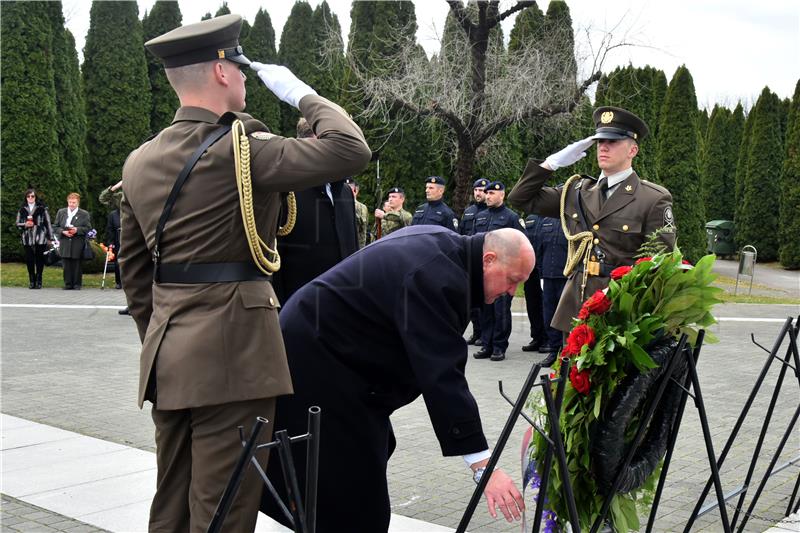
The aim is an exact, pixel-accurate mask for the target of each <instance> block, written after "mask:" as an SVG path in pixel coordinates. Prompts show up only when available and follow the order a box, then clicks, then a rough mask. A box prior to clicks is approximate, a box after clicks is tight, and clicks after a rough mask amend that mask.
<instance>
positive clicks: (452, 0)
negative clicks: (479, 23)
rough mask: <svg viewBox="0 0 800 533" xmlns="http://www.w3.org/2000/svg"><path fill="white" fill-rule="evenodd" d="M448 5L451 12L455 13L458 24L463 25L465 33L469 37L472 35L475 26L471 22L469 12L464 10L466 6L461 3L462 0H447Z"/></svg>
mask: <svg viewBox="0 0 800 533" xmlns="http://www.w3.org/2000/svg"><path fill="white" fill-rule="evenodd" d="M447 3H448V4H449V5H450V12H451V13H453V16H454V17H455V18H456V22H458V23H459V24H460V25H461V27H462V28H463V29H464V33H466V34H467V37H469V36H470V35H471V34H472V29H473V24H472V22H471V21H470V20H469V16H468V15H467V10H466V9H464V4H462V3H461V0H447Z"/></svg>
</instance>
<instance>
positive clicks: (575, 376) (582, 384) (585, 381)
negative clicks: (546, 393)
mask: <svg viewBox="0 0 800 533" xmlns="http://www.w3.org/2000/svg"><path fill="white" fill-rule="evenodd" d="M589 376H590V373H589V371H588V370H580V371H579V370H578V365H575V366H573V367H572V368H571V369H570V370H569V382H570V383H572V386H573V387H574V388H575V390H576V391H578V392H580V393H581V394H583V395H586V394H589V388H590V387H591V385H592V381H591V379H590V378H589Z"/></svg>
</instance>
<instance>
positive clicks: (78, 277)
mask: <svg viewBox="0 0 800 533" xmlns="http://www.w3.org/2000/svg"><path fill="white" fill-rule="evenodd" d="M81 261H82V259H70V258H68V257H62V258H61V263H62V264H63V265H64V287H66V288H68V289H74V288H76V287H80V286H81V285H82V283H83V265H81Z"/></svg>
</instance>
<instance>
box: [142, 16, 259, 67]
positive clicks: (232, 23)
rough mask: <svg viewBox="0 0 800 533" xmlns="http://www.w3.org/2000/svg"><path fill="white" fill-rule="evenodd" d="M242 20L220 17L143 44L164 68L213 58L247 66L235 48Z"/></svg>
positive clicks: (175, 30) (239, 49)
mask: <svg viewBox="0 0 800 533" xmlns="http://www.w3.org/2000/svg"><path fill="white" fill-rule="evenodd" d="M241 28H242V17H241V16H239V15H222V16H221V17H216V18H213V19H208V20H204V21H202V22H197V23H195V24H187V25H186V26H181V27H179V28H175V29H174V30H172V31H169V32H167V33H165V34H164V35H160V36H158V37H156V38H155V39H150V40H149V41H147V42H146V43H144V46H145V48H147V49H148V50H149V51H150V53H152V54H153V55H154V56H156V57H157V58H159V59H160V60H161V62H162V63H164V67H166V68H174V67H182V66H184V65H193V64H195V63H204V62H206V61H213V60H215V59H227V60H228V61H233V62H234V63H239V64H241V65H249V64H250V60H249V59H247V58H246V57H245V56H244V53H243V52H242V47H241V46H239V30H241Z"/></svg>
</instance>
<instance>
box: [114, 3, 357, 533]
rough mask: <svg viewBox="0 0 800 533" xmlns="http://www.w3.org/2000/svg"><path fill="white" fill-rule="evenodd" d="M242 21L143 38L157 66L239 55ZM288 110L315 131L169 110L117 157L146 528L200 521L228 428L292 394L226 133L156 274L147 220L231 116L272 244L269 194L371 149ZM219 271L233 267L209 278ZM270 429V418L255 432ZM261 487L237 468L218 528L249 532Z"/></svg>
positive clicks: (192, 525) (232, 447)
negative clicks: (238, 479) (152, 488)
mask: <svg viewBox="0 0 800 533" xmlns="http://www.w3.org/2000/svg"><path fill="white" fill-rule="evenodd" d="M241 24H242V19H241V17H240V16H238V15H223V16H221V17H217V18H213V19H210V20H207V21H203V22H199V23H197V24H191V25H188V26H183V27H180V28H177V29H175V30H172V31H171V32H169V33H167V34H165V35H162V36H161V37H157V38H156V39H153V40H151V41H149V42H148V43H147V44H146V46H147V48H148V50H149V51H150V52H152V53H153V54H154V55H156V56H158V57H159V58H161V59H162V61H164V63H165V66H166V67H167V68H170V67H180V66H182V65H190V64H194V63H200V62H206V61H214V60H222V58H224V59H226V60H229V61H234V62H239V63H242V64H248V63H249V62H248V61H247V58H245V57H244V56H243V55H242V51H241V47H240V46H239V45H238V36H239V29H240V27H241ZM242 82H243V80H242ZM299 107H300V112H301V113H302V115H303V116H304V117H306V118H307V119H308V122H309V124H312V127H313V129H314V131H316V132H318V133H319V135H318V137H319V138H317V139H313V140H311V139H287V138H283V137H279V136H276V135H272V134H270V133H268V132H267V129H266V127H265V126H264V124H262V123H261V122H259V121H257V120H255V119H253V118H252V117H250V116H249V115H246V114H244V113H235V114H234V113H225V114H224V115H223V116H221V117H220V116H218V115H217V114H216V113H214V112H212V111H211V110H209V109H204V108H200V107H181V108H180V109H178V111H177V112H176V114H175V119H174V120H173V122H172V125H170V126H169V127H167V128H166V129H164V130H163V131H161V132H160V133H159V134H158V135H156V136H155V137H154V138H153V139H151V140H149V141H147V142H146V143H145V144H143V145H142V146H140V147H139V148H137V149H136V150H134V151H133V152H132V153H131V154H130V156H128V159H127V161H126V162H125V165H124V168H123V171H122V177H123V186H122V188H123V191H124V197H123V200H122V205H121V208H120V209H121V223H122V241H123V243H124V244H125V246H123V247H122V249H121V250H120V251H121V254H120V259H121V271H122V278H123V287H124V290H125V295H126V297H127V300H128V305H129V306H130V314H131V316H132V317H133V318H134V320H135V322H136V326H137V328H138V330H139V337H140V339H141V340H142V352H141V357H140V374H139V398H138V400H139V406H140V407H141V406H142V404H143V402H144V401H145V400H148V401H151V402H152V403H153V409H152V417H153V421H154V423H155V426H156V432H155V440H156V460H157V463H158V475H157V487H156V494H155V496H154V498H153V503H152V506H151V509H150V525H149V531H151V532H154V531H165V532H166V531H169V532H173V531H193V532H194V531H205V530H206V528H207V527H208V525H209V522H210V520H211V517H212V516H213V514H214V510H215V508H216V506H217V503H218V502H219V500H220V497H221V495H222V493H223V490H224V488H225V486H226V485H227V483H228V480H229V479H230V476H231V473H232V471H233V468H234V466H235V464H236V462H237V460H238V458H239V456H240V454H241V451H242V447H241V442H240V441H239V437H238V433H237V431H236V427H237V425H242V426H245V428H247V429H246V431H249V428H251V427H252V425H253V422H254V419H255V416H257V415H258V416H263V417H266V418H268V419H270V420H271V419H272V418H273V411H274V405H275V397H276V396H279V395H282V394H288V393H291V392H292V384H291V379H290V377H289V367H288V364H287V361H286V354H285V351H284V346H283V340H282V338H281V332H280V326H279V323H278V307H279V305H280V304H279V301H278V299H277V297H276V295H275V292H274V290H273V288H272V283H270V278H269V277H268V276H266V275H264V274H262V273H261V271H260V270H257V269H256V267H255V265H254V264H253V259H252V256H251V251H250V249H249V246H248V243H247V239H246V236H245V234H244V225H243V222H242V215H241V206H240V201H239V194H238V190H237V185H236V180H235V178H234V176H235V173H234V154H233V146H232V136H231V135H230V133H229V134H227V135H224V136H223V137H221V138H220V139H219V140H218V141H217V142H216V143H214V144H212V145H211V146H210V147H209V148H207V149H206V150H205V152H204V153H203V155H202V157H201V158H200V159H199V160H198V162H197V164H196V165H195V167H194V169H193V170H192V171H191V173H190V174H189V179H188V180H187V181H186V183H185V185H184V186H183V188H182V189H181V191H180V194H178V196H177V199H176V201H175V203H174V207H173V209H172V213H171V216H170V217H169V219H168V220H167V222H166V225H165V226H164V231H163V238H162V239H161V243H160V246H159V251H160V266H159V269H158V271H159V278H158V279H157V280H155V282H154V270H155V268H154V262H153V260H152V258H153V257H154V254H153V249H154V244H155V233H156V227H157V224H158V221H159V218H160V217H161V214H162V210H163V208H164V205H165V202H166V200H167V197H168V195H169V194H170V191H171V189H172V187H173V184H174V183H175V181H176V179H177V176H178V174H179V173H180V172H181V170H182V169H183V168H184V165H185V164H186V162H187V160H189V159H190V156H191V155H192V154H193V153H195V151H196V150H197V149H198V148H199V147H200V146H201V145H202V144H203V142H204V141H205V140H207V139H208V138H209V136H210V135H211V133H212V132H217V131H220V125H221V124H230V122H231V121H232V119H233V118H240V119H241V120H242V121H243V124H244V129H245V132H244V133H245V134H246V135H247V139H248V140H249V143H250V169H251V173H252V197H253V203H254V209H255V215H256V220H255V224H256V226H257V229H258V233H259V234H260V235H261V236H262V238H263V239H264V241H265V242H269V243H270V244H272V243H273V242H274V239H275V235H276V229H277V221H278V212H279V208H280V196H281V194H280V193H281V192H288V191H291V190H298V189H306V188H308V187H313V186H315V185H321V184H323V183H325V182H327V181H329V180H331V179H335V180H339V179H343V178H345V177H346V176H349V175H353V174H356V173H358V172H361V171H362V170H363V169H364V168H365V167H366V166H367V164H368V162H369V159H370V156H371V152H370V150H369V147H368V146H367V144H366V141H365V140H364V136H363V134H362V133H361V130H360V129H359V128H358V126H356V125H355V124H354V123H353V122H352V120H350V119H349V118H348V116H347V114H346V113H344V112H343V111H342V109H341V108H340V107H339V106H337V105H336V104H333V103H331V102H329V101H328V100H326V99H324V98H321V97H319V96H316V95H313V94H307V95H305V96H303V97H302V99H301V101H300V103H299ZM248 267H249V270H248ZM220 272H234V273H236V274H237V275H235V276H234V275H232V276H230V278H229V279H226V280H223V281H214V279H213V278H214V276H215V275H217V274H218V273H220ZM189 277H190V278H191V279H188V278H189ZM271 433H272V427H271V424H270V425H269V426H268V427H267V428H265V430H264V431H263V432H262V434H261V437H262V438H261V442H264V441H268V440H269V439H270V438H271ZM261 459H262V460H264V459H265V457H264V456H261ZM261 487H262V482H261V480H260V479H259V477H258V475H257V473H256V472H255V471H254V470H253V469H249V471H248V472H247V473H246V475H245V477H244V478H243V481H242V485H241V486H240V487H239V491H238V493H237V496H236V498H235V500H234V502H233V505H232V507H231V512H230V514H229V515H228V518H227V520H226V521H225V530H226V531H252V530H253V528H254V527H255V521H256V516H257V514H258V512H257V509H258V501H259V498H260V491H261Z"/></svg>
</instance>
